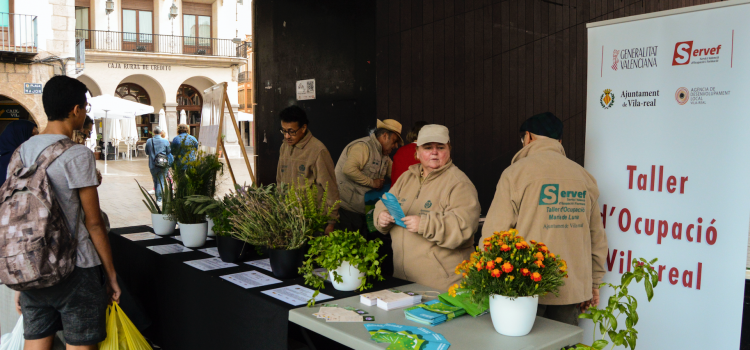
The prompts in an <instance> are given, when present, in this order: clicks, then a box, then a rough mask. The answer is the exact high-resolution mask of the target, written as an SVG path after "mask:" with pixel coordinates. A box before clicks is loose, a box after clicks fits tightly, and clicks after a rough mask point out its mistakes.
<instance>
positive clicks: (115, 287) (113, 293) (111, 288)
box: [107, 276, 122, 304]
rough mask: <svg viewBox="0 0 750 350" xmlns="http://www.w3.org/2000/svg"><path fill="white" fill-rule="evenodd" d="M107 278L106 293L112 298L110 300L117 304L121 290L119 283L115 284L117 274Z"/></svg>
mask: <svg viewBox="0 0 750 350" xmlns="http://www.w3.org/2000/svg"><path fill="white" fill-rule="evenodd" d="M108 279H109V284H108V285H107V294H109V296H110V298H112V301H114V302H116V303H118V304H119V303H120V294H122V291H120V285H119V284H117V276H112V277H108Z"/></svg>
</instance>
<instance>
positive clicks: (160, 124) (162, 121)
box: [159, 109, 169, 140]
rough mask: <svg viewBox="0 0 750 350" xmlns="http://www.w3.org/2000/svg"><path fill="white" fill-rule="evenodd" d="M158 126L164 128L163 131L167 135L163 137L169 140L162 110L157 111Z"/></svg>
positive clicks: (165, 117) (165, 119)
mask: <svg viewBox="0 0 750 350" xmlns="http://www.w3.org/2000/svg"><path fill="white" fill-rule="evenodd" d="M159 127H160V128H161V129H162V130H164V133H166V135H167V136H165V137H164V138H165V139H167V140H169V132H168V131H167V116H166V114H165V113H164V110H163V109H162V110H160V111H159Z"/></svg>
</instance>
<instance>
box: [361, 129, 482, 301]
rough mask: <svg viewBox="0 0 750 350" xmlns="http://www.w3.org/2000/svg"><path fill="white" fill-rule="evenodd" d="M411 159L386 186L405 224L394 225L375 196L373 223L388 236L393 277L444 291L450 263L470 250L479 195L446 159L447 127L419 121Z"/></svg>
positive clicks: (451, 274)
mask: <svg viewBox="0 0 750 350" xmlns="http://www.w3.org/2000/svg"><path fill="white" fill-rule="evenodd" d="M416 157H417V159H418V160H419V161H420V164H415V165H412V166H410V167H409V170H408V171H407V172H405V173H404V174H403V175H401V177H400V178H399V179H398V181H396V183H395V184H394V185H393V187H392V188H391V190H390V193H392V194H393V195H394V196H396V198H397V199H398V202H399V204H400V205H401V208H402V210H403V211H404V215H405V217H404V219H403V222H404V224H405V226H406V228H403V227H401V226H398V225H395V220H394V219H393V216H391V215H390V213H388V210H387V209H386V208H385V205H383V202H382V201H380V202H378V204H377V205H376V206H375V213H374V217H375V218H377V220H375V227H376V228H377V229H378V231H380V232H381V233H383V234H390V235H391V238H392V239H393V265H394V272H393V275H394V277H397V278H401V279H405V280H409V281H412V282H415V283H419V284H422V285H425V286H428V287H431V288H435V289H437V290H440V291H445V290H447V289H448V287H450V286H451V285H453V284H454V283H457V282H458V281H459V280H460V278H461V276H460V275H456V274H455V272H454V271H455V268H456V265H458V264H459V263H461V262H462V261H463V260H465V259H468V258H469V255H471V253H472V252H473V251H474V246H473V242H474V240H473V236H474V232H475V231H476V229H477V225H478V224H479V212H480V207H479V200H478V198H477V190H476V188H475V187H474V184H473V183H471V180H469V178H468V177H467V176H466V174H464V173H463V172H462V171H461V170H459V169H458V167H456V166H455V165H453V162H452V161H451V145H450V139H449V137H448V128H446V127H445V126H442V125H425V126H424V127H423V128H422V130H420V132H419V136H418V137H417V153H416Z"/></svg>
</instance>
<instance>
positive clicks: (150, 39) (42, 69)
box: [0, 0, 250, 157]
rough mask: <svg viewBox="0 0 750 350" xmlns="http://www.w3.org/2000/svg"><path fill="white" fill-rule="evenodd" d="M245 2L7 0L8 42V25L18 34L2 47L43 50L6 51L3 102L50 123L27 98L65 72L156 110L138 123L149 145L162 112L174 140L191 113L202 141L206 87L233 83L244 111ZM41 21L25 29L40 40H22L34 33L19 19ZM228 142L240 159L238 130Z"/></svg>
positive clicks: (1, 0)
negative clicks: (31, 85) (29, 90)
mask: <svg viewBox="0 0 750 350" xmlns="http://www.w3.org/2000/svg"><path fill="white" fill-rule="evenodd" d="M245 2H246V3H247V4H242V3H243V1H242V0H193V1H190V2H189V1H182V0H0V13H3V12H4V11H7V12H6V13H7V15H6V19H5V20H3V17H2V15H0V38H1V37H2V34H3V33H4V32H3V31H2V28H9V29H7V30H6V32H12V33H10V34H8V35H6V36H7V37H9V38H10V39H15V40H10V39H6V41H5V42H6V44H3V41H2V40H1V39H0V52H7V51H10V50H11V49H15V51H21V50H19V48H17V47H16V46H18V44H27V43H28V42H33V43H34V44H33V45H32V46H33V47H32V48H33V50H35V51H34V52H33V53H32V52H16V53H14V54H13V56H11V55H10V54H6V55H4V56H0V57H6V59H5V62H6V63H5V65H4V67H3V66H2V65H0V69H2V72H3V73H0V83H4V82H6V81H7V82H8V83H10V82H11V81H13V83H12V84H9V85H8V86H7V87H2V88H0V95H3V96H6V98H7V100H0V106H2V103H3V102H6V103H7V101H10V102H18V104H19V106H20V107H23V108H24V109H25V110H27V111H28V114H29V118H31V119H34V120H36V121H37V122H38V124H40V125H41V126H44V125H46V116H45V115H44V113H43V110H42V108H41V95H29V94H24V91H23V85H24V84H23V83H24V82H35V83H38V84H42V85H43V84H44V83H45V82H46V81H47V80H48V79H49V78H50V77H51V76H53V75H55V74H66V75H68V76H71V77H75V78H77V79H78V80H80V81H81V82H83V83H85V84H86V86H87V87H88V88H89V90H90V92H91V95H92V96H98V95H102V94H106V95H113V96H117V97H121V98H124V99H128V100H132V101H136V102H140V103H143V104H147V105H151V106H153V107H154V111H155V113H154V114H153V115H144V116H140V117H137V119H136V121H137V125H138V134H139V137H140V138H141V140H143V141H145V139H147V138H149V137H151V136H152V131H153V128H154V127H155V126H156V125H158V122H159V116H160V113H159V112H160V111H162V110H163V111H164V115H165V116H166V119H167V125H168V133H169V135H170V136H174V135H175V133H176V130H177V124H178V122H179V120H180V114H181V113H184V115H185V119H186V122H187V124H189V125H190V132H191V134H193V135H194V136H196V137H198V136H199V133H200V123H201V109H202V105H203V91H204V90H205V89H206V88H208V87H210V86H212V85H215V84H218V83H221V82H226V83H227V92H228V94H227V95H228V98H229V101H230V103H231V105H232V106H233V109H234V110H235V111H236V110H237V109H238V107H239V105H238V96H237V94H234V93H233V91H237V87H238V76H239V71H240V68H239V67H241V66H242V67H244V66H246V64H247V49H246V44H244V43H243V40H242V39H239V37H240V36H239V34H240V33H239V30H238V28H239V27H247V26H246V25H245V26H241V25H240V24H239V23H240V20H242V22H245V21H249V20H250V16H249V12H250V6H249V1H247V0H245ZM6 3H7V6H5V4H6ZM6 8H7V10H6ZM13 11H15V12H13ZM16 13H18V14H16ZM32 20H33V21H34V22H33V23H30V24H28V25H25V26H26V27H29V28H35V29H36V33H35V35H36V39H34V40H31V39H26V40H25V41H24V40H19V39H20V38H18V37H19V36H22V35H24V33H25V32H26V31H24V30H23V29H24V28H23V26H19V22H21V21H27V22H29V21H32ZM11 22H13V23H11ZM4 23H6V24H7V25H6V26H5V27H3V26H2V25H3V24H4ZM242 34H243V35H242V36H243V37H244V33H242ZM3 50H5V51H3ZM27 51H28V50H27ZM22 55H25V56H24V57H29V58H27V59H26V61H27V63H24V64H20V63H8V62H11V61H13V60H18V57H21V56H22ZM55 59H57V60H55ZM13 62H15V61H13ZM55 64H57V65H58V66H59V68H56V67H55ZM10 71H12V73H11V72H10ZM20 74H26V75H25V76H21V75H20ZM6 90H8V91H6ZM0 108H2V107H0ZM0 118H2V115H0ZM227 119H228V118H227ZM226 126H229V128H227V127H226ZM231 129H233V127H232V126H231V124H227V125H225V129H224V130H231ZM225 142H226V144H227V151H228V153H229V154H230V156H233V157H234V156H239V143H238V139H237V137H236V136H235V133H233V132H227V135H226V138H225Z"/></svg>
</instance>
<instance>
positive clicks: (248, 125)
mask: <svg viewBox="0 0 750 350" xmlns="http://www.w3.org/2000/svg"><path fill="white" fill-rule="evenodd" d="M245 47H246V48H247V63H246V64H245V65H244V66H240V74H239V75H238V79H237V81H238V83H239V85H238V86H237V99H238V101H239V104H240V109H239V110H240V112H243V113H248V114H250V115H252V114H253V81H254V79H253V58H254V57H253V36H252V35H249V34H248V35H245ZM254 125H255V122H254V120H250V121H244V122H241V123H240V129H241V134H242V135H241V137H240V138H241V139H242V140H243V142H244V144H245V146H246V147H250V148H253V147H254V146H255V128H254V127H253V126H254ZM253 149H254V148H253Z"/></svg>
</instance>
